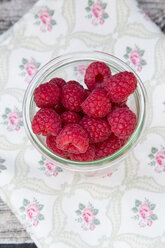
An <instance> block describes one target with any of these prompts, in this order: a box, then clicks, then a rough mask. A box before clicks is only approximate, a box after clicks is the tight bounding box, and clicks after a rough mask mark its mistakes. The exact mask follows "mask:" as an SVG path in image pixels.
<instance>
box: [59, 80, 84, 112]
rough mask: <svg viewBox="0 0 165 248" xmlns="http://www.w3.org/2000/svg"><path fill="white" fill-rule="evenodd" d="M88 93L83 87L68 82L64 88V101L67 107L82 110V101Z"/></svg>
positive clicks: (76, 110)
mask: <svg viewBox="0 0 165 248" xmlns="http://www.w3.org/2000/svg"><path fill="white" fill-rule="evenodd" d="M85 97H86V93H85V91H84V89H83V88H81V87H80V86H78V85H77V84H75V83H70V84H69V83H67V84H66V85H65V86H64V87H63V88H62V103H63V105H64V107H65V108H67V109H68V110H71V111H75V112H78V111H80V110H81V103H82V102H83V101H84V99H85Z"/></svg>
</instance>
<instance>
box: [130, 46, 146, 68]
mask: <svg viewBox="0 0 165 248" xmlns="http://www.w3.org/2000/svg"><path fill="white" fill-rule="evenodd" d="M130 60H131V62H132V64H133V65H139V64H140V63H141V62H142V60H143V59H142V57H141V56H140V54H139V51H138V50H137V49H135V50H133V51H131V52H130Z"/></svg>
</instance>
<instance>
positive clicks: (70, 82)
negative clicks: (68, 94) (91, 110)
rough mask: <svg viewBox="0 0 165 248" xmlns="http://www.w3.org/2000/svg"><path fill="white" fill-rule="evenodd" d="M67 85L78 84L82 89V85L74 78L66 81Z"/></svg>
mask: <svg viewBox="0 0 165 248" xmlns="http://www.w3.org/2000/svg"><path fill="white" fill-rule="evenodd" d="M67 85H77V86H79V87H80V88H82V89H84V88H83V86H82V85H81V84H80V83H79V82H77V81H74V80H70V81H68V82H67Z"/></svg>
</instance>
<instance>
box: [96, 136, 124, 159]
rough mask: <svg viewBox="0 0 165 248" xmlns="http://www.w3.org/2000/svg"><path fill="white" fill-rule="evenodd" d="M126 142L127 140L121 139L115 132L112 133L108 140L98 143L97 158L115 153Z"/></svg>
mask: <svg viewBox="0 0 165 248" xmlns="http://www.w3.org/2000/svg"><path fill="white" fill-rule="evenodd" d="M124 144H125V140H121V139H119V138H118V137H116V136H115V135H114V134H111V136H110V137H109V138H108V139H107V140H105V141H104V142H102V143H99V144H97V146H96V152H95V153H96V156H95V159H101V158H104V157H107V156H109V155H111V154H113V153H114V152H116V151H117V150H119V149H120V148H121V147H122V146H123V145H124Z"/></svg>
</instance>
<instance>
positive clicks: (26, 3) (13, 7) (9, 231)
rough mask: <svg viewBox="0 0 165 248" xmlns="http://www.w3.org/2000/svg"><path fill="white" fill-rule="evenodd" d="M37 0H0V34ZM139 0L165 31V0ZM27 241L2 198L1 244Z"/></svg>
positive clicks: (24, 232) (0, 218) (0, 207)
mask: <svg viewBox="0 0 165 248" xmlns="http://www.w3.org/2000/svg"><path fill="white" fill-rule="evenodd" d="M66 1H68V0H66ZM36 2H37V0H0V34H1V33H3V32H4V31H6V30H7V29H8V28H9V27H11V26H12V25H13V24H14V23H15V22H16V21H18V20H19V19H20V17H22V16H23V15H24V14H25V13H26V12H27V11H28V10H29V9H30V8H31V7H32V5H33V4H34V3H36ZM138 2H139V4H140V6H141V7H142V8H144V10H145V11H146V12H147V13H148V15H149V16H150V18H151V19H152V20H153V21H154V22H155V23H157V24H158V25H159V26H160V28H161V29H162V31H163V32H165V0H138ZM25 242H32V240H31V239H30V237H29V235H28V234H27V233H26V231H25V230H24V229H23V227H22V226H21V225H20V223H19V222H18V220H17V219H16V217H15V216H14V215H13V213H12V212H11V211H10V210H9V208H8V207H7V206H6V204H4V203H3V202H2V201H1V200H0V244H2V243H25ZM22 247H23V246H22Z"/></svg>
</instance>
